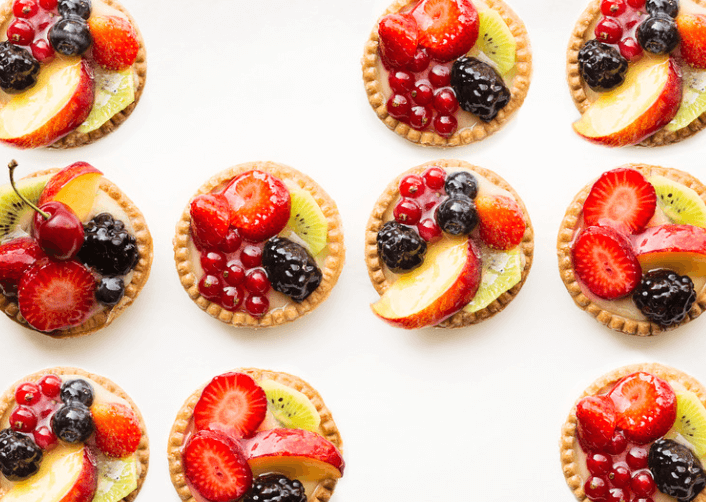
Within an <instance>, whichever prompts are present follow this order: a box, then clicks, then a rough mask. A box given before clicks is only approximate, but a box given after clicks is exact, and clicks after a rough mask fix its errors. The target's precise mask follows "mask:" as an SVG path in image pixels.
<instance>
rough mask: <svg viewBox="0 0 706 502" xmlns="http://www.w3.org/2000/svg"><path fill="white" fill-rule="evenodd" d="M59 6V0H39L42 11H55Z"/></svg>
mask: <svg viewBox="0 0 706 502" xmlns="http://www.w3.org/2000/svg"><path fill="white" fill-rule="evenodd" d="M58 4H59V0H39V6H40V7H41V8H42V9H46V10H53V9H56V6H57V5H58Z"/></svg>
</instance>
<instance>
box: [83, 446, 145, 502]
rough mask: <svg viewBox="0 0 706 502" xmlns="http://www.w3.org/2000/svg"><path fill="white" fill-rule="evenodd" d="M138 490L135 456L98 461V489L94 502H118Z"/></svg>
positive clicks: (103, 457) (102, 458)
mask: <svg viewBox="0 0 706 502" xmlns="http://www.w3.org/2000/svg"><path fill="white" fill-rule="evenodd" d="M136 489H137V461H136V460H135V455H130V456H129V457H125V458H108V457H105V456H103V455H101V456H100V459H99V460H98V487H97V488H96V494H95V496H94V497H93V502H117V501H118V500H122V499H124V498H125V497H127V496H128V495H129V494H130V493H132V492H133V491H135V490H136Z"/></svg>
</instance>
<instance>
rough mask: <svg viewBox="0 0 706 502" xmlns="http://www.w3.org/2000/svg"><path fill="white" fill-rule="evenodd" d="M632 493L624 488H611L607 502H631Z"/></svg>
mask: <svg viewBox="0 0 706 502" xmlns="http://www.w3.org/2000/svg"><path fill="white" fill-rule="evenodd" d="M629 495H630V492H629V491H628V490H627V489H623V488H611V489H610V490H608V497H607V498H606V502H629V498H628V496H629Z"/></svg>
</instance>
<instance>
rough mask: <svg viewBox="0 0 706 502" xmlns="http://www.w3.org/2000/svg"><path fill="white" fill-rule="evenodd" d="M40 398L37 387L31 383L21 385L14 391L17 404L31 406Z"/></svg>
mask: <svg viewBox="0 0 706 502" xmlns="http://www.w3.org/2000/svg"><path fill="white" fill-rule="evenodd" d="M40 398H41V395H40V393H39V387H37V384H35V383H32V382H25V383H21V384H20V385H18V386H17V390H16V391H15V401H17V404H25V405H27V406H32V405H33V404H37V403H38V402H39V399H40Z"/></svg>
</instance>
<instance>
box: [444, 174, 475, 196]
mask: <svg viewBox="0 0 706 502" xmlns="http://www.w3.org/2000/svg"><path fill="white" fill-rule="evenodd" d="M444 190H446V193H447V194H448V195H449V196H451V195H465V196H466V197H470V198H471V199H475V198H476V195H478V180H477V179H476V177H475V176H473V175H472V174H471V173H469V172H468V171H457V172H455V173H451V174H449V175H448V177H447V178H446V183H445V184H444Z"/></svg>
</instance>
